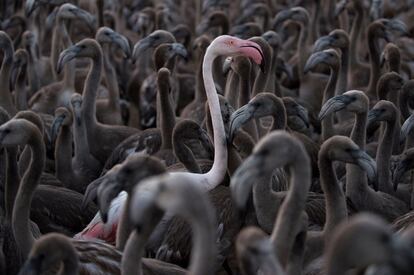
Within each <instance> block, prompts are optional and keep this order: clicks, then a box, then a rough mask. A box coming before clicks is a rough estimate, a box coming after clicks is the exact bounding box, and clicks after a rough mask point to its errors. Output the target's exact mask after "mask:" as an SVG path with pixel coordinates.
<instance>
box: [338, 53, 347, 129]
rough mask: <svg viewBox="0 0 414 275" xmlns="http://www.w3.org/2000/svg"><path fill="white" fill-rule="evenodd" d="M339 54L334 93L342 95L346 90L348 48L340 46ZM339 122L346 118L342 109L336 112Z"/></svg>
mask: <svg viewBox="0 0 414 275" xmlns="http://www.w3.org/2000/svg"><path fill="white" fill-rule="evenodd" d="M341 51H342V55H341V67H340V69H339V77H338V82H337V83H336V89H335V95H342V94H343V93H345V92H346V91H348V68H349V49H348V47H345V48H342V49H341ZM337 114H338V120H339V122H344V121H345V120H346V119H347V116H346V113H345V112H344V111H339V112H338V113H337Z"/></svg>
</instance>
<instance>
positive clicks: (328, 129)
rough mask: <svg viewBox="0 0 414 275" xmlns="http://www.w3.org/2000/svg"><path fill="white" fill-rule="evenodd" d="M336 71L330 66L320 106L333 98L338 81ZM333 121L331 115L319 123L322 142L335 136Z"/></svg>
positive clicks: (334, 67)
mask: <svg viewBox="0 0 414 275" xmlns="http://www.w3.org/2000/svg"><path fill="white" fill-rule="evenodd" d="M338 69H339V68H338V67H336V66H330V72H331V74H330V77H329V81H328V83H327V85H326V87H325V91H324V93H323V99H322V101H323V102H322V104H325V103H326V102H327V101H328V100H329V99H330V98H332V97H334V96H335V86H336V84H337V80H338ZM333 119H334V114H333V113H331V114H329V115H327V116H326V117H325V118H324V119H323V120H322V122H321V123H322V141H325V140H327V139H328V138H330V137H332V136H334V135H335V132H334V128H333V124H334V122H333Z"/></svg>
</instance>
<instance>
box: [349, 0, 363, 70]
mask: <svg viewBox="0 0 414 275" xmlns="http://www.w3.org/2000/svg"><path fill="white" fill-rule="evenodd" d="M355 2H358V1H355ZM363 22H364V10H363V8H362V7H361V4H359V3H357V5H356V18H355V20H354V24H353V25H352V29H351V35H350V38H349V56H350V59H349V62H350V66H351V69H354V68H355V67H356V66H358V63H359V62H358V56H357V52H358V51H357V46H358V41H359V37H360V36H361V30H362V27H363Z"/></svg>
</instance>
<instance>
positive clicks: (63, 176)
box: [55, 125, 74, 188]
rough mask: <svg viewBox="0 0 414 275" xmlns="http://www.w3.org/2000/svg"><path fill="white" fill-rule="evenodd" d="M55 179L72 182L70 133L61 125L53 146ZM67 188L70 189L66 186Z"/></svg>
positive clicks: (69, 129) (66, 126) (67, 127)
mask: <svg viewBox="0 0 414 275" xmlns="http://www.w3.org/2000/svg"><path fill="white" fill-rule="evenodd" d="M55 163H56V177H57V178H58V179H59V180H61V181H62V182H64V183H69V182H70V181H72V180H74V176H73V168H72V131H71V126H70V125H62V127H61V129H60V132H59V135H58V137H57V140H56V145H55ZM68 188H70V187H69V186H68Z"/></svg>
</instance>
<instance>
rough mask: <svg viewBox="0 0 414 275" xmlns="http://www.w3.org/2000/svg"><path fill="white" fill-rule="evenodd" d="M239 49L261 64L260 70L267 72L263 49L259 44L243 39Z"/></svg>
mask: <svg viewBox="0 0 414 275" xmlns="http://www.w3.org/2000/svg"><path fill="white" fill-rule="evenodd" d="M239 51H240V53H241V54H242V55H245V56H247V57H250V58H251V59H253V61H254V62H255V63H256V64H258V65H259V66H260V70H261V71H262V72H263V73H265V59H264V55H263V51H262V49H261V48H260V46H259V45H258V44H256V43H254V42H252V41H246V40H243V43H242V44H241V45H240V46H239Z"/></svg>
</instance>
